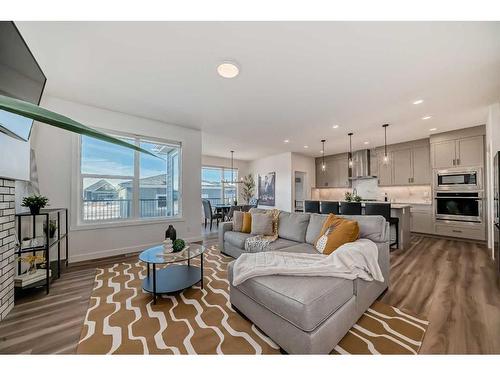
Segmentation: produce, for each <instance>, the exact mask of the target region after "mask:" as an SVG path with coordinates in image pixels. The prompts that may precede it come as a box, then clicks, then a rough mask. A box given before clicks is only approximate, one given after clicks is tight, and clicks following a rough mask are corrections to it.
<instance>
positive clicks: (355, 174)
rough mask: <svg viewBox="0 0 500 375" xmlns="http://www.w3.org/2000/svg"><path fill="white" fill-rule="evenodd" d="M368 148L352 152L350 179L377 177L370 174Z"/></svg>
mask: <svg viewBox="0 0 500 375" xmlns="http://www.w3.org/2000/svg"><path fill="white" fill-rule="evenodd" d="M370 159H371V157H370V150H359V151H355V152H353V153H352V162H353V165H352V171H351V177H349V179H350V180H361V179H364V178H377V176H375V175H374V174H372V168H371V164H370V163H371V161H370Z"/></svg>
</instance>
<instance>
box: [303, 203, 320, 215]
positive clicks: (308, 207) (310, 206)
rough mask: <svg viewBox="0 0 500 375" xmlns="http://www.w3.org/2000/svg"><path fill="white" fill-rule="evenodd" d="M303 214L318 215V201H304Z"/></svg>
mask: <svg viewBox="0 0 500 375" xmlns="http://www.w3.org/2000/svg"><path fill="white" fill-rule="evenodd" d="M304 212H310V213H313V214H319V201H304Z"/></svg>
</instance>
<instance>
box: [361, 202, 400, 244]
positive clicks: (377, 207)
mask: <svg viewBox="0 0 500 375" xmlns="http://www.w3.org/2000/svg"><path fill="white" fill-rule="evenodd" d="M365 215H380V216H383V217H384V218H385V220H386V221H387V222H388V223H389V225H394V226H395V227H396V241H395V242H392V243H391V244H390V246H393V245H396V247H397V248H399V219H398V218H397V217H391V204H390V203H365Z"/></svg>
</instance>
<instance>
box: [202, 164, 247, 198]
mask: <svg viewBox="0 0 500 375" xmlns="http://www.w3.org/2000/svg"><path fill="white" fill-rule="evenodd" d="M233 179H234V181H237V180H238V170H237V169H233ZM223 180H224V181H225V182H224V183H223V182H222V181H223ZM231 182H232V180H231V168H223V167H208V166H203V167H202V169H201V197H202V198H203V199H208V200H209V201H210V203H211V204H212V207H213V206H214V205H216V204H232V203H234V201H235V200H237V196H238V191H237V188H236V184H233V183H231Z"/></svg>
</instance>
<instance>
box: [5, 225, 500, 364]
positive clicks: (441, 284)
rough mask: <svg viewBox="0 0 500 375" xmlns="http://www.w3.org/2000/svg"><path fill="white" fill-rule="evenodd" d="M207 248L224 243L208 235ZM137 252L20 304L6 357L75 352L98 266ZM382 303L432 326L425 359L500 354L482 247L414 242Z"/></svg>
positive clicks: (498, 322) (494, 288)
mask: <svg viewBox="0 0 500 375" xmlns="http://www.w3.org/2000/svg"><path fill="white" fill-rule="evenodd" d="M204 237H205V240H204V243H205V244H207V245H210V244H214V243H217V237H216V233H214V232H212V233H210V232H208V231H207V232H206V233H205V236H204ZM136 257H137V254H134V255H129V256H120V257H113V258H107V259H103V260H99V261H92V262H84V263H78V264H73V265H70V267H69V268H68V269H67V270H66V271H65V272H64V274H63V275H62V277H61V279H59V280H56V281H55V282H54V283H53V284H52V287H51V291H50V294H49V295H45V293H44V292H40V293H35V294H32V295H30V296H28V297H24V298H22V299H20V300H18V301H16V306H15V307H14V309H13V310H12V311H11V313H10V314H9V315H8V316H7V318H6V319H5V320H4V321H2V322H0V353H47V354H48V353H75V350H76V346H77V342H78V339H79V337H80V331H81V328H82V323H83V319H84V317H85V314H86V311H87V306H88V301H89V296H90V293H91V291H92V287H93V280H94V275H95V268H96V267H100V266H107V265H112V264H114V263H117V262H121V261H126V260H129V259H135V258H136ZM382 301H383V302H385V303H388V304H391V305H393V306H397V307H401V308H403V309H407V310H409V311H412V312H415V313H417V314H420V315H422V316H423V317H426V318H427V319H428V320H429V321H430V325H429V329H428V331H427V333H426V336H425V338H424V343H423V346H422V349H421V353H423V354H429V353H439V354H441V353H458V354H465V353H470V354H472V353H496V354H500V280H499V277H498V275H497V274H496V272H495V267H494V263H493V262H492V261H491V260H490V259H489V257H488V250H487V249H486V247H485V246H484V245H482V244H476V243H472V242H464V241H458V240H449V239H441V238H431V237H423V236H412V243H411V247H410V248H409V249H408V250H406V251H400V250H396V251H394V252H393V253H392V254H391V286H390V288H389V290H388V291H387V292H386V293H385V294H384V295H383V297H382Z"/></svg>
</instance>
